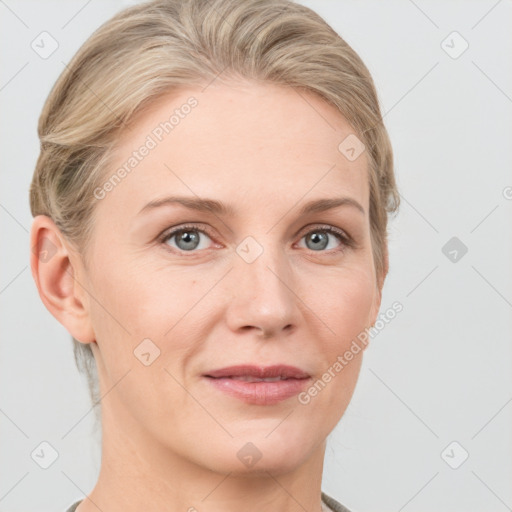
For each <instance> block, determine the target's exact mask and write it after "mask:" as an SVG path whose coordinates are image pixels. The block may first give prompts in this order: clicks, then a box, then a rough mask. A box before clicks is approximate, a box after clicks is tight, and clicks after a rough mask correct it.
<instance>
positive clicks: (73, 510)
mask: <svg viewBox="0 0 512 512" xmlns="http://www.w3.org/2000/svg"><path fill="white" fill-rule="evenodd" d="M80 503H82V500H78V501H75V503H73V505H71V506H70V507H69V508H68V509H66V512H75V510H76V507H78V505H80Z"/></svg>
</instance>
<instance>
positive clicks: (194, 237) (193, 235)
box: [161, 226, 210, 252]
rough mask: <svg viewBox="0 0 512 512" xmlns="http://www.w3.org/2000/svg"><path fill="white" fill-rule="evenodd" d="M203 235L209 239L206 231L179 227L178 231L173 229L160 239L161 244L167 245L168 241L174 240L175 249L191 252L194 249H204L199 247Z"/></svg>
mask: <svg viewBox="0 0 512 512" xmlns="http://www.w3.org/2000/svg"><path fill="white" fill-rule="evenodd" d="M199 234H201V235H205V236H206V237H208V238H210V236H209V235H208V233H207V231H206V230H204V229H199V228H198V227H197V226H181V227H180V228H178V229H173V230H172V231H170V232H168V233H167V234H165V235H164V237H163V238H162V239H161V242H162V243H163V244H167V242H168V241H170V240H172V239H173V238H176V242H175V243H176V246H177V247H175V249H178V250H180V251H186V252H191V251H194V250H195V249H204V247H199V246H200V241H201V236H200V235H199Z"/></svg>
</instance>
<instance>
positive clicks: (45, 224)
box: [30, 215, 95, 343]
mask: <svg viewBox="0 0 512 512" xmlns="http://www.w3.org/2000/svg"><path fill="white" fill-rule="evenodd" d="M30 248H31V254H30V267H31V271H32V277H33V278H34V281H35V283H36V286H37V290H38V292H39V296H40V297H41V300H42V301H43V303H44V305H45V306H46V308H47V309H48V311H50V313H51V314H52V315H53V316H54V317H55V318H56V319H57V320H58V321H59V322H60V323H61V324H62V325H63V326H64V327H65V328H66V329H67V331H68V332H69V333H70V334H71V335H72V336H73V337H74V338H75V339H77V340H79V341H82V342H83V343H90V342H93V341H95V336H94V331H93V329H92V326H91V323H90V317H89V311H88V301H87V300H86V296H85V293H86V292H85V291H84V290H83V289H82V287H81V285H80V284H79V282H81V279H82V277H80V279H78V280H77V268H74V266H73V263H72V261H73V260H74V264H75V267H76V266H78V265H79V261H78V258H72V255H71V250H70V247H69V246H68V243H67V242H66V240H65V239H64V236H63V235H62V233H61V232H60V230H59V228H58V227H57V226H56V224H55V223H54V222H53V220H52V219H51V218H50V217H48V216H46V215H38V216H36V217H35V218H34V220H33V222H32V229H31V232H30Z"/></svg>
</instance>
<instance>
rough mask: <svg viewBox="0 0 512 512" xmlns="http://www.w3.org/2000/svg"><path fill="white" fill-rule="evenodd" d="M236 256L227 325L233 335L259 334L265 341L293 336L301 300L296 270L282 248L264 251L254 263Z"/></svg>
mask: <svg viewBox="0 0 512 512" xmlns="http://www.w3.org/2000/svg"><path fill="white" fill-rule="evenodd" d="M249 261H250V260H246V259H244V257H240V256H239V255H238V254H235V256H234V268H233V270H232V271H231V272H230V276H229V286H230V287H232V289H231V290H230V293H228V294H227V296H229V297H231V298H232V300H231V301H230V303H229V304H228V306H227V313H226V315H227V323H228V326H229V328H230V329H231V330H232V331H233V332H242V331H253V330H254V331H260V332H259V333H258V335H259V336H260V337H262V338H270V337H275V336H279V335H280V334H281V332H284V331H286V332H292V331H293V330H294V328H295V327H296V326H297V325H298V321H299V315H300V309H299V306H298V303H299V302H300V299H299V298H298V296H297V292H296V291H295V289H294V288H295V286H296V285H295V283H294V276H293V271H292V270H293V269H292V268H291V267H290V264H289V261H288V260H287V256H286V255H285V254H284V252H283V251H282V250H281V249H279V248H274V247H272V248H271V247H264V248H263V252H262V253H261V254H260V255H259V256H258V257H257V258H256V259H255V260H254V261H252V262H249Z"/></svg>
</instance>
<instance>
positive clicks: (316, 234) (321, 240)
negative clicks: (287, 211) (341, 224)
mask: <svg viewBox="0 0 512 512" xmlns="http://www.w3.org/2000/svg"><path fill="white" fill-rule="evenodd" d="M329 237H331V238H332V237H335V238H336V239H337V240H338V242H340V244H339V246H338V247H337V248H336V247H334V248H333V247H331V248H330V249H333V251H332V252H339V251H342V250H344V249H345V248H346V247H353V245H354V244H353V242H352V239H351V238H350V237H349V236H348V235H347V234H346V233H345V232H344V231H342V230H341V229H338V228H335V227H334V226H329V225H325V226H317V227H315V228H313V229H310V230H309V231H308V232H307V233H306V234H305V235H303V236H302V238H301V240H302V239H303V238H305V239H306V247H307V248H308V249H311V250H312V251H314V252H319V251H323V250H324V249H326V248H327V247H328V245H329ZM328 252H330V251H328Z"/></svg>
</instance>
